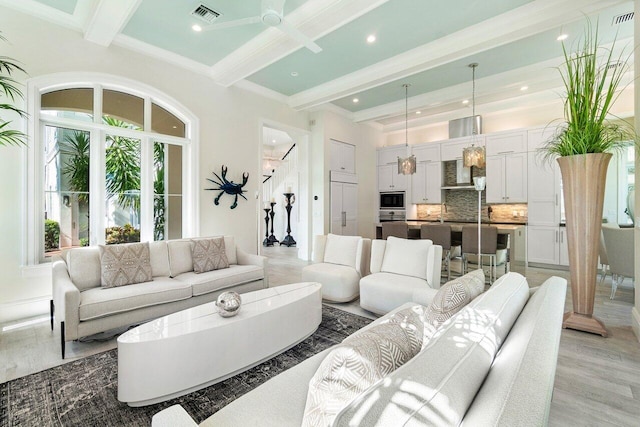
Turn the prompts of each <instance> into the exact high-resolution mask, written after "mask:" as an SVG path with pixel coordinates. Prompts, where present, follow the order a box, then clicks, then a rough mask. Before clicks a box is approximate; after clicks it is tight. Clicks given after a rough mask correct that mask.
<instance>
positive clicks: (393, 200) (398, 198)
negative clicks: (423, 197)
mask: <svg viewBox="0 0 640 427" xmlns="http://www.w3.org/2000/svg"><path fill="white" fill-rule="evenodd" d="M380 209H404V191H394V192H385V193H380Z"/></svg>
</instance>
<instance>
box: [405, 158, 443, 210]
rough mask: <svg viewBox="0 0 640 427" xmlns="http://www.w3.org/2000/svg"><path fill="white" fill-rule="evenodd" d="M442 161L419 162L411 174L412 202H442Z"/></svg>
mask: <svg viewBox="0 0 640 427" xmlns="http://www.w3.org/2000/svg"><path fill="white" fill-rule="evenodd" d="M440 187H442V162H440V161H430V162H418V163H417V165H416V173H415V174H414V175H412V176H411V202H412V203H414V204H420V203H440V202H441V201H442V190H441V189H440Z"/></svg>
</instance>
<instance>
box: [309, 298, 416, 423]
mask: <svg viewBox="0 0 640 427" xmlns="http://www.w3.org/2000/svg"><path fill="white" fill-rule="evenodd" d="M423 325H424V307H422V306H418V305H416V306H415V307H411V308H406V309H403V310H400V311H398V312H397V313H395V314H394V316H393V317H391V318H390V319H388V320H386V321H384V322H383V323H381V324H378V325H376V326H373V327H371V328H369V329H367V330H364V331H360V332H356V333H355V334H353V335H352V336H350V337H347V338H346V339H345V340H344V341H343V342H342V344H340V345H338V346H336V347H334V348H333V350H331V352H330V353H329V354H328V355H327V357H326V358H325V359H324V360H323V362H322V364H321V365H320V367H319V368H318V370H317V371H316V373H315V375H314V376H313V377H312V378H311V381H310V382H309V391H308V393H307V402H306V406H305V412H304V419H303V422H302V426H303V427H311V426H313V427H325V426H330V425H331V423H332V421H333V419H334V418H335V416H336V414H337V413H338V412H339V411H340V410H341V409H342V408H344V407H345V406H346V405H347V404H349V402H351V401H352V400H353V399H355V398H356V397H357V396H358V395H359V394H360V393H362V392H364V391H365V390H367V389H368V388H369V387H371V385H372V384H374V383H376V382H377V381H379V380H381V379H382V378H384V377H385V376H386V375H388V374H389V373H391V372H393V371H394V370H396V369H397V368H398V367H400V366H402V365H403V364H404V363H406V362H407V361H409V360H410V359H411V358H412V357H413V356H415V355H416V354H417V353H418V351H420V349H421V347H422V339H423Z"/></svg>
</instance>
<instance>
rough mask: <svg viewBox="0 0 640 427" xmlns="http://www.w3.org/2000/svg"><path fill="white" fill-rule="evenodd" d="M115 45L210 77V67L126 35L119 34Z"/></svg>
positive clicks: (114, 40)
mask: <svg viewBox="0 0 640 427" xmlns="http://www.w3.org/2000/svg"><path fill="white" fill-rule="evenodd" d="M113 44H114V45H116V46H120V47H123V48H125V49H129V50H132V51H134V52H138V53H141V54H143V55H147V56H150V57H152V58H156V59H158V60H160V61H164V62H168V63H170V64H172V65H175V66H176V67H180V68H184V69H185V70H189V71H192V72H194V73H197V74H202V75H205V76H208V75H209V67H208V66H206V65H203V64H201V63H200V62H197V61H194V60H193V59H189V58H185V57H184V56H182V55H178V54H177V53H173V52H170V51H168V50H166V49H161V48H159V47H156V46H153V45H150V44H149V43H145V42H142V41H140V40H138V39H134V38H133V37H129V36H126V35H124V34H118V35H117V36H116V37H115V38H114V39H113Z"/></svg>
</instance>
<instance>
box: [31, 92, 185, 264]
mask: <svg viewBox="0 0 640 427" xmlns="http://www.w3.org/2000/svg"><path fill="white" fill-rule="evenodd" d="M37 96H38V101H39V102H38V105H39V108H37V110H36V111H34V113H35V114H34V115H35V116H36V117H35V118H34V123H35V124H36V127H37V130H38V136H39V138H37V140H36V144H35V150H34V151H35V154H34V156H33V159H32V160H31V162H32V163H33V165H34V166H35V167H36V168H39V170H38V171H37V172H36V173H35V174H34V176H35V177H36V178H35V179H34V181H39V182H34V185H33V186H31V191H33V195H34V196H35V197H34V198H35V203H34V205H33V209H30V210H32V212H33V214H34V217H35V218H36V219H35V220H33V221H32V225H33V226H35V227H34V228H35V230H34V231H33V232H32V233H31V234H33V235H32V236H31V237H32V239H31V241H32V246H35V247H33V248H29V250H28V252H30V254H28V259H30V261H31V262H28V263H39V262H43V261H46V260H47V258H49V257H50V256H51V255H52V254H54V253H57V252H59V251H61V250H62V249H65V248H69V247H76V246H87V245H95V244H112V243H122V242H137V241H152V240H165V239H175V238H181V237H183V236H185V237H186V236H189V235H194V232H195V228H194V227H193V226H192V223H193V219H194V214H195V211H196V209H195V206H193V205H194V203H193V201H194V200H195V195H194V194H193V188H195V186H194V185H193V183H192V182H190V180H191V177H190V176H189V175H188V174H187V171H188V170H189V169H191V167H192V162H193V158H194V156H193V139H192V133H193V132H192V127H193V121H194V119H190V118H189V115H188V114H185V113H181V111H180V108H176V107H173V106H172V105H170V103H168V102H167V101H166V100H162V99H157V98H156V97H154V96H151V95H149V94H146V93H143V92H142V91H136V90H130V89H125V88H123V87H121V86H120V85H113V86H110V85H109V84H91V85H80V84H78V85H66V86H64V87H60V85H55V86H53V87H49V88H46V89H40V88H39V89H38V94H37ZM40 201H42V202H40ZM28 234H29V233H28ZM38 234H39V235H38ZM27 240H29V239H27Z"/></svg>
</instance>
